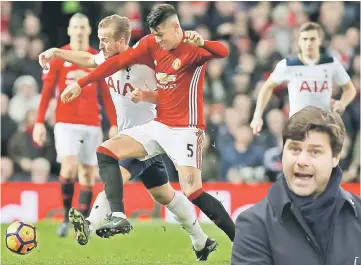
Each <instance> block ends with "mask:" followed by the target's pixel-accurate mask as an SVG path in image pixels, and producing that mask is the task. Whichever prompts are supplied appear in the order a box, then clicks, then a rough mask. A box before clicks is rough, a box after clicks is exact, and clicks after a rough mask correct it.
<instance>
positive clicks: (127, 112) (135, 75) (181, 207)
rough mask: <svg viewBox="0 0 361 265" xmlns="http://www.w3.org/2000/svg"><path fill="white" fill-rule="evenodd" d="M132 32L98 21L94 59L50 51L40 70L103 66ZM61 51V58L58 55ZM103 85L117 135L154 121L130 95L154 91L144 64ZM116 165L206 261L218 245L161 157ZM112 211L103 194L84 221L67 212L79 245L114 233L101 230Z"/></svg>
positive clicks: (125, 25)
mask: <svg viewBox="0 0 361 265" xmlns="http://www.w3.org/2000/svg"><path fill="white" fill-rule="evenodd" d="M130 33H131V27H130V21H129V19H128V18H126V17H121V16H118V15H112V16H108V17H105V18H104V19H102V21H100V23H99V27H98V37H99V40H100V43H99V48H100V50H101V51H100V52H99V53H98V54H97V55H93V54H91V53H88V52H81V51H65V50H60V49H57V48H52V49H49V50H47V51H45V52H44V53H42V54H41V55H40V56H39V62H40V64H41V65H42V66H44V65H45V64H46V63H47V62H48V61H49V60H50V59H51V58H59V57H61V58H62V59H63V60H66V61H69V62H71V63H73V64H77V65H81V66H83V67H89V68H94V67H96V66H98V65H100V64H102V63H103V62H105V61H106V59H108V58H110V57H112V56H114V55H116V54H118V53H122V52H124V51H125V50H126V49H127V48H128V43H129V39H130ZM60 53H61V55H59V54H60ZM106 83H107V85H108V87H109V90H110V94H111V97H112V100H113V103H114V106H115V109H116V113H117V123H118V130H119V132H121V131H122V130H124V129H127V128H132V127H134V126H137V125H141V124H145V123H147V122H149V121H151V120H153V119H154V117H155V114H156V110H155V105H154V104H152V103H149V102H145V101H140V102H139V101H138V100H137V99H136V97H134V94H136V93H134V94H133V93H130V92H132V91H136V88H139V87H144V86H148V87H149V88H150V89H151V88H153V89H155V88H156V80H155V72H154V70H153V69H151V68H149V67H148V66H146V65H139V64H135V65H132V66H130V67H128V68H127V69H125V70H120V71H118V72H116V73H114V74H113V75H111V76H109V77H107V78H106ZM144 93H146V92H144ZM128 94H129V95H128ZM134 102H136V103H134ZM90 107H91V106H90ZM119 165H120V169H121V172H122V177H123V182H127V181H128V180H129V179H130V178H134V177H139V178H140V179H141V181H142V182H143V184H144V185H145V186H146V188H147V189H148V190H149V192H150V194H151V195H152V197H153V198H154V200H156V201H157V202H158V203H160V204H163V205H165V206H166V207H167V208H168V209H169V210H170V211H171V212H172V213H173V214H174V215H175V219H176V220H177V221H178V222H179V223H180V224H181V225H182V227H184V229H185V230H186V231H187V232H188V233H189V235H190V238H191V240H192V243H193V248H194V250H195V252H196V256H197V259H198V260H206V259H207V257H208V255H209V254H210V253H211V252H212V251H214V250H215V249H216V247H217V242H216V241H214V240H213V239H210V238H208V237H207V236H206V234H205V233H204V232H203V231H202V229H201V227H200V225H199V223H198V221H197V217H196V215H195V213H194V212H193V210H192V209H193V205H192V203H191V202H190V201H189V200H188V199H187V198H186V197H185V196H184V194H183V193H181V192H176V191H175V190H174V189H173V188H172V186H171V185H170V183H169V181H168V175H167V170H166V167H165V164H164V163H163V160H162V158H161V156H156V157H152V158H149V159H147V160H145V161H140V160H138V159H125V160H122V161H119ZM111 213H112V212H111V209H110V207H109V202H108V199H107V197H106V195H105V193H104V191H103V192H101V193H100V194H98V196H97V199H96V201H95V202H94V205H93V208H92V210H91V213H90V216H89V217H88V218H87V220H85V219H84V217H83V216H82V215H81V214H80V212H78V211H77V210H76V209H71V211H70V213H69V217H70V218H69V219H70V221H71V223H72V224H73V226H74V229H75V231H76V234H77V241H78V243H79V244H81V245H85V244H87V242H88V239H89V234H90V231H96V233H97V234H98V235H99V236H102V237H104V236H105V237H108V236H109V235H112V233H109V234H107V233H104V231H101V230H99V227H100V226H101V224H102V221H104V219H105V218H106V215H111Z"/></svg>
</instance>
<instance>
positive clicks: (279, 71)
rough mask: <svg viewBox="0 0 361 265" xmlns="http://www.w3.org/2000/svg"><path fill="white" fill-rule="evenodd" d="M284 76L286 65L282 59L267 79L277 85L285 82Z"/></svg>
mask: <svg viewBox="0 0 361 265" xmlns="http://www.w3.org/2000/svg"><path fill="white" fill-rule="evenodd" d="M286 74H287V64H286V59H283V60H282V61H280V62H279V63H278V64H277V65H276V68H275V69H274V70H273V72H272V73H271V75H270V77H269V78H270V79H271V80H272V82H274V83H275V84H278V85H279V84H281V83H283V82H285V81H287V78H286V76H287V75H286Z"/></svg>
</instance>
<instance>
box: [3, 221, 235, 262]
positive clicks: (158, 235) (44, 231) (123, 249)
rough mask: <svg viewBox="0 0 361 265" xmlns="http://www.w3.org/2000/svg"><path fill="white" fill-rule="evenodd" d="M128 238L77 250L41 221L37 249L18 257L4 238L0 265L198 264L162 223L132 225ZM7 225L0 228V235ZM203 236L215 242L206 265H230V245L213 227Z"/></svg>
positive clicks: (183, 238)
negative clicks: (8, 247)
mask: <svg viewBox="0 0 361 265" xmlns="http://www.w3.org/2000/svg"><path fill="white" fill-rule="evenodd" d="M132 225H133V227H134V229H133V230H132V232H131V233H130V234H129V235H117V236H115V237H114V238H111V239H102V238H99V237H97V236H96V235H94V236H92V238H91V239H90V241H89V243H88V245H86V246H80V245H78V244H77V242H76V241H75V239H74V237H73V236H72V235H73V231H72V230H71V231H72V232H71V235H69V236H68V237H66V238H58V237H57V236H56V229H57V226H58V223H56V222H53V221H43V222H39V223H38V224H36V227H37V229H38V231H39V245H38V247H37V248H36V249H35V250H34V251H33V252H32V253H30V254H28V255H25V256H21V255H17V254H14V253H12V252H10V251H9V250H7V248H6V245H5V240H4V236H3V239H2V244H1V252H2V253H1V264H6V265H15V264H16V265H22V264H24V265H25V264H26V265H58V264H59V265H78V264H86V265H88V264H89V265H103V264H104V265H112V264H114V265H115V264H116V265H123V264H127V265H128V264H129V265H133V264H162V265H173V264H180V265H181V264H186V265H192V264H199V262H197V261H196V258H195V254H194V253H193V251H192V249H191V248H192V245H191V242H190V239H189V237H188V235H187V233H186V232H185V231H183V229H182V228H181V227H180V226H179V225H177V224H167V223H164V222H162V221H150V222H136V221H133V222H132ZM6 227H7V225H2V226H1V230H2V235H4V234H5V230H6ZM202 228H203V229H204V231H205V233H206V234H208V235H209V236H210V237H212V238H214V239H216V240H217V241H218V243H219V246H218V250H217V251H216V252H213V253H212V254H211V255H210V256H209V258H208V261H207V262H206V264H217V265H218V264H230V256H231V248H232V245H231V242H230V241H229V239H228V237H227V236H226V235H225V234H224V233H223V232H222V231H221V230H219V229H218V228H217V227H216V226H215V225H213V224H206V225H204V224H203V225H202Z"/></svg>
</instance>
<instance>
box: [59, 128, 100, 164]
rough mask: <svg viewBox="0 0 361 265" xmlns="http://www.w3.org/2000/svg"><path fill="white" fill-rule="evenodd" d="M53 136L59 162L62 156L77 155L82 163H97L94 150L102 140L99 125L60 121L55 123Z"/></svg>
mask: <svg viewBox="0 0 361 265" xmlns="http://www.w3.org/2000/svg"><path fill="white" fill-rule="evenodd" d="M54 136H55V148H56V153H57V161H58V162H59V163H61V161H62V159H63V157H66V156H77V158H78V161H79V162H80V163H82V164H85V165H89V166H96V165H97V163H98V162H97V155H96V150H97V147H98V146H99V145H100V144H101V143H102V142H103V131H102V129H101V128H100V127H97V126H89V125H83V124H71V123H61V122H60V123H57V124H55V127H54Z"/></svg>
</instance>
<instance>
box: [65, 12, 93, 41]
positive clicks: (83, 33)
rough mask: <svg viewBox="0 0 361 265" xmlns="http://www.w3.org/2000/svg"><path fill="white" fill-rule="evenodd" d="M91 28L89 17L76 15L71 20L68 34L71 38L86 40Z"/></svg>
mask: <svg viewBox="0 0 361 265" xmlns="http://www.w3.org/2000/svg"><path fill="white" fill-rule="evenodd" d="M90 33H91V29H90V26H89V21H88V19H87V18H77V17H74V18H72V19H71V20H70V22H69V27H68V35H69V37H70V39H71V40H75V41H77V42H80V43H81V42H85V41H86V40H88V39H89V36H90Z"/></svg>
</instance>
